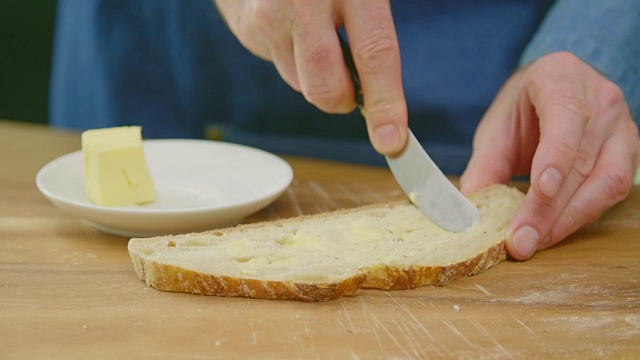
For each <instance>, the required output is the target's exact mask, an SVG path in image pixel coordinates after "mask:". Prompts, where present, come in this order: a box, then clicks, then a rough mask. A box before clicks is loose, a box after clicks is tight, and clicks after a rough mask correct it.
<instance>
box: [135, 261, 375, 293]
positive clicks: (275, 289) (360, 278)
mask: <svg viewBox="0 0 640 360" xmlns="http://www.w3.org/2000/svg"><path fill="white" fill-rule="evenodd" d="M140 255H141V254H140V253H137V252H131V259H132V261H133V263H134V268H135V271H136V274H137V275H138V277H139V278H140V280H143V281H145V282H146V284H147V285H148V286H152V287H154V288H156V289H158V290H163V291H173V292H184V293H192V294H198V295H215V296H226V297H247V298H256V299H271V300H299V301H308V302H318V301H328V300H333V299H338V298H340V297H342V296H354V295H356V293H357V292H358V290H359V289H360V288H361V287H362V284H363V283H364V281H365V279H366V277H367V276H366V274H364V273H362V274H359V275H357V276H353V277H350V278H347V279H344V280H343V281H340V282H335V283H318V284H315V283H313V284H311V283H299V282H293V281H265V280H256V279H249V278H236V277H231V276H219V275H213V274H203V273H199V272H196V271H192V270H187V269H183V268H180V267H177V266H173V265H167V264H160V263H157V262H155V261H151V260H146V259H144V258H142V257H141V256H140Z"/></svg>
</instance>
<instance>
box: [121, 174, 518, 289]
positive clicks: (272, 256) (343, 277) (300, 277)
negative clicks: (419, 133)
mask: <svg viewBox="0 0 640 360" xmlns="http://www.w3.org/2000/svg"><path fill="white" fill-rule="evenodd" d="M523 198H524V194H522V193H521V192H520V191H518V190H517V189H515V188H511V187H508V186H505V185H492V186H490V187H488V188H486V189H483V190H481V191H479V192H477V193H475V194H472V195H471V196H469V199H470V200H471V201H472V202H473V203H474V204H476V206H478V208H479V211H480V220H479V221H477V222H476V223H474V225H473V226H471V227H470V228H468V229H466V230H464V231H462V232H459V233H451V232H447V231H444V230H442V229H440V228H439V227H437V226H436V225H434V224H433V223H432V222H431V221H430V220H429V219H427V218H426V217H424V215H422V213H421V212H420V211H419V210H418V209H417V208H416V207H415V206H413V205H411V204H410V203H409V202H401V203H391V204H376V205H368V206H362V207H357V208H352V209H346V210H337V211H333V212H328V213H322V214H316V215H309V216H301V217H294V218H289V219H284V220H278V221H271V222H262V223H256V224H247V225H239V226H236V227H232V228H227V229H222V230H214V231H208V232H204V233H194V234H185V235H175V236H162V237H156V238H146V239H131V240H130V241H129V246H128V249H129V254H130V256H131V260H132V262H133V265H134V269H135V271H136V273H137V275H138V277H139V278H140V279H141V280H143V281H145V282H146V283H147V285H149V286H152V287H155V288H157V289H159V290H165V291H178V292H187V293H194V294H202V295H218V296H242V297H251V298H264V299H288V300H303V301H326V300H330V299H336V298H339V297H341V296H344V295H354V294H356V292H357V291H358V290H359V289H361V288H373V289H382V290H394V289H411V288H416V287H420V286H424V285H445V284H447V283H449V282H451V281H452V280H454V279H457V278H460V277H464V276H469V275H473V274H477V273H478V272H480V271H483V270H485V269H488V268H490V267H492V266H494V265H495V264H498V263H499V262H501V261H502V260H504V259H505V258H506V250H505V245H504V236H505V228H506V226H507V224H508V222H509V220H510V218H511V216H512V215H513V213H514V212H515V210H516V209H517V208H518V206H519V205H520V203H521V202H522V200H523Z"/></svg>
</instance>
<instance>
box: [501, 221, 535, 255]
mask: <svg viewBox="0 0 640 360" xmlns="http://www.w3.org/2000/svg"><path fill="white" fill-rule="evenodd" d="M506 235H507V240H509V239H510V238H511V245H512V247H513V249H514V250H515V251H516V252H517V253H518V255H520V256H521V257H522V258H525V259H528V258H530V257H531V256H532V255H533V253H534V252H535V251H536V249H537V248H538V242H539V241H540V234H538V231H537V230H536V229H534V228H532V227H531V226H528V225H525V226H523V227H521V228H519V229H518V230H516V231H515V232H510V231H507V234H506Z"/></svg>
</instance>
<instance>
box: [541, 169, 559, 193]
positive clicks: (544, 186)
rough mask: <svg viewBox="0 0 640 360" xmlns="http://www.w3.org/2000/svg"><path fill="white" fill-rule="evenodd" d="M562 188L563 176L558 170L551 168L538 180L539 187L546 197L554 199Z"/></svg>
mask: <svg viewBox="0 0 640 360" xmlns="http://www.w3.org/2000/svg"><path fill="white" fill-rule="evenodd" d="M561 186H562V174H560V172H559V171H558V170H556V168H554V167H550V168H548V169H547V170H545V171H544V172H542V174H541V175H540V177H539V178H538V187H539V188H540V191H541V192H542V193H543V194H544V196H546V197H548V198H553V197H555V196H556V194H558V191H560V187H561Z"/></svg>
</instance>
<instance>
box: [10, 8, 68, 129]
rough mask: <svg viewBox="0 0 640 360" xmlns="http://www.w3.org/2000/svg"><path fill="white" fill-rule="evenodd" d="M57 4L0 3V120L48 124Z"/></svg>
mask: <svg viewBox="0 0 640 360" xmlns="http://www.w3.org/2000/svg"><path fill="white" fill-rule="evenodd" d="M55 9H56V2H55V1H54V0H0V119H7V120H24V121H31V122H38V123H46V122H47V111H48V94H49V70H50V63H51V49H52V40H53V28H54V19H55Z"/></svg>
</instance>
